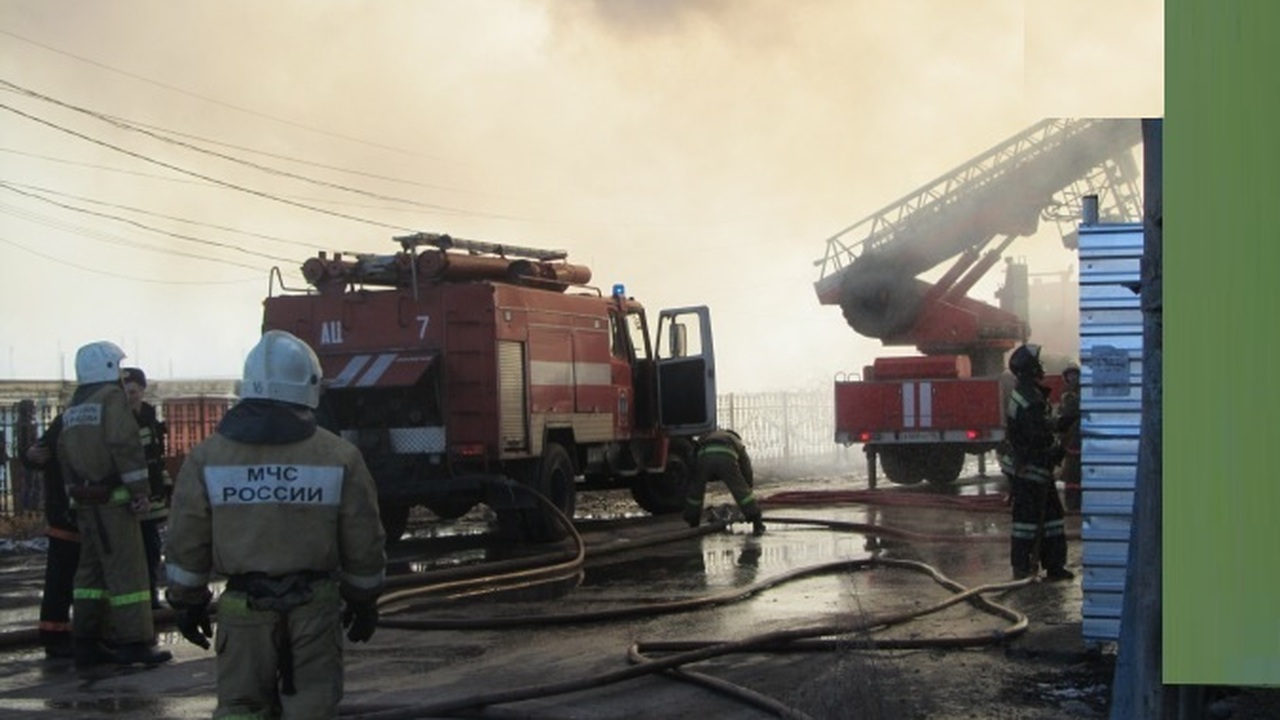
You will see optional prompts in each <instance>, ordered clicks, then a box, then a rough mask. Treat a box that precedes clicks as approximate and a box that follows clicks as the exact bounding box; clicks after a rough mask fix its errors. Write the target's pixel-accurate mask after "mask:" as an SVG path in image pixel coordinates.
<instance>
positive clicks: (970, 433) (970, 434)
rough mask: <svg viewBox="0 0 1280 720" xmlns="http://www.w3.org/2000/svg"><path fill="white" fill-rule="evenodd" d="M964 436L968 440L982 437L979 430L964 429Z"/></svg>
mask: <svg viewBox="0 0 1280 720" xmlns="http://www.w3.org/2000/svg"><path fill="white" fill-rule="evenodd" d="M964 436H965V437H966V438H969V439H970V440H977V439H978V438H980V437H982V432H981V431H979V430H965V431H964Z"/></svg>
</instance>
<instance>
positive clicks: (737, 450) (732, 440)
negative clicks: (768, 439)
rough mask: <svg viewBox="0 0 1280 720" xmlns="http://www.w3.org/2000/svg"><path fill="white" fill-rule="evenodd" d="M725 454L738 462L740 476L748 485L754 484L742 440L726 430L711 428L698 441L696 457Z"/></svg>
mask: <svg viewBox="0 0 1280 720" xmlns="http://www.w3.org/2000/svg"><path fill="white" fill-rule="evenodd" d="M717 454H719V455H727V456H729V457H732V458H733V459H734V460H735V461H736V462H737V463H738V469H739V470H740V471H741V473H742V478H743V479H744V480H746V481H747V484H748V485H754V484H755V471H754V470H753V469H752V468H751V456H750V455H749V454H748V453H747V446H746V445H745V444H744V443H743V442H742V440H741V439H740V438H739V437H738V436H737V435H734V434H733V433H731V432H728V431H727V430H712V431H711V432H709V433H707V434H706V435H704V436H703V437H702V438H701V440H699V441H698V457H699V458H702V457H707V456H710V455H717Z"/></svg>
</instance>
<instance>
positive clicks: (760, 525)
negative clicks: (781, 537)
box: [751, 518, 764, 536]
mask: <svg viewBox="0 0 1280 720" xmlns="http://www.w3.org/2000/svg"><path fill="white" fill-rule="evenodd" d="M751 534H752V535H756V536H760V535H763V534H764V520H761V519H759V518H756V519H755V520H752V521H751Z"/></svg>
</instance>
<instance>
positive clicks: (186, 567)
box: [165, 330, 386, 720]
mask: <svg viewBox="0 0 1280 720" xmlns="http://www.w3.org/2000/svg"><path fill="white" fill-rule="evenodd" d="M320 377H321V369H320V362H319V360H318V359H317V358H316V355H315V352H313V351H312V349H311V348H310V347H308V346H307V344H306V343H304V342H303V341H302V340H300V339H298V338H297V337H294V336H293V335H290V334H289V333H286V332H281V331H278V330H271V331H268V332H267V333H265V334H264V335H263V336H262V338H261V339H260V340H259V341H258V344H257V345H256V346H255V347H254V348H253V349H252V350H251V351H250V352H249V355H248V357H247V358H246V360H245V368H244V379H243V382H242V384H241V388H240V397H241V401H240V402H239V403H237V404H236V405H235V407H233V408H232V409H231V410H230V411H228V413H227V414H226V416H225V417H224V418H223V419H222V421H221V422H220V423H219V424H218V429H217V432H216V433H215V434H213V435H212V436H210V437H209V438H208V439H206V440H205V441H204V442H202V443H200V444H199V445H197V446H196V447H195V448H193V449H192V450H191V452H190V453H189V454H188V455H187V458H186V460H185V462H184V463H183V465H182V469H181V470H180V471H179V473H178V478H177V482H176V483H175V487H174V494H173V503H172V505H171V507H170V512H169V538H168V545H167V546H166V554H165V556H166V559H167V563H168V564H167V569H168V576H169V586H168V593H167V598H168V600H169V604H170V605H171V606H173V609H174V611H175V613H176V621H177V624H178V628H179V630H180V631H181V632H182V634H183V636H184V637H185V638H187V639H188V640H190V641H191V642H193V643H195V644H196V645H199V646H201V647H204V648H208V647H209V641H208V640H207V639H206V638H208V637H210V636H211V635H212V632H211V627H210V625H211V623H210V621H209V613H208V605H209V600H210V592H209V589H208V582H209V578H210V575H211V574H212V573H218V574H220V575H222V576H225V577H226V578H227V585H226V590H225V591H224V592H223V593H222V595H221V597H220V598H219V600H218V623H217V624H218V633H217V637H216V639H215V640H214V642H215V644H216V646H217V654H218V659H217V694H218V705H217V709H216V710H215V717H223V716H228V715H235V716H240V715H244V716H254V717H256V716H257V714H260V713H269V712H272V709H273V708H277V709H279V710H282V711H283V717H285V718H300V719H301V718H306V719H308V720H309V719H310V718H331V717H336V716H337V712H338V703H339V701H340V700H341V699H342V682H343V681H342V673H343V668H342V628H343V626H344V625H345V626H347V627H348V628H349V629H348V632H347V638H348V639H349V640H351V641H353V642H363V641H365V640H368V639H369V637H370V636H371V635H372V634H373V631H374V628H375V626H376V624H377V617H378V613H377V599H378V595H379V594H380V593H381V591H382V587H383V582H384V570H385V565H386V554H385V541H386V537H385V534H384V532H383V529H382V523H381V521H380V520H379V517H378V501H377V492H376V488H375V486H374V483H373V478H372V477H371V476H370V474H369V470H368V468H367V467H366V466H365V463H364V459H363V458H362V457H361V455H360V451H359V450H358V449H357V448H356V447H355V446H354V445H352V444H351V443H349V442H347V441H346V440H343V439H342V438H340V437H338V436H337V435H334V434H333V433H331V432H329V431H328V430H325V429H323V428H320V427H318V426H317V424H316V418H315V412H314V410H315V408H316V406H317V405H318V404H319V400H320ZM344 602H345V605H346V607H345V610H344V609H343V603H344Z"/></svg>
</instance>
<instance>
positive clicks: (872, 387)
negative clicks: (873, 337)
mask: <svg viewBox="0 0 1280 720" xmlns="http://www.w3.org/2000/svg"><path fill="white" fill-rule="evenodd" d="M1001 396H1002V393H1001V388H1000V381H999V380H995V379H974V378H970V379H955V380H851V381H838V382H836V384H835V408H836V439H837V441H839V442H844V443H854V442H859V443H869V442H879V443H893V442H911V443H918V442H944V441H945V442H969V443H990V442H992V441H993V440H999V438H1000V437H1002V436H1003V419H1002V412H1001Z"/></svg>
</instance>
